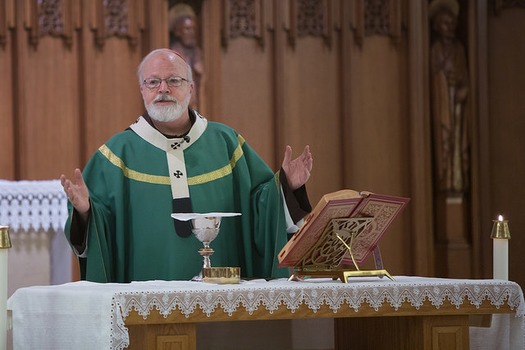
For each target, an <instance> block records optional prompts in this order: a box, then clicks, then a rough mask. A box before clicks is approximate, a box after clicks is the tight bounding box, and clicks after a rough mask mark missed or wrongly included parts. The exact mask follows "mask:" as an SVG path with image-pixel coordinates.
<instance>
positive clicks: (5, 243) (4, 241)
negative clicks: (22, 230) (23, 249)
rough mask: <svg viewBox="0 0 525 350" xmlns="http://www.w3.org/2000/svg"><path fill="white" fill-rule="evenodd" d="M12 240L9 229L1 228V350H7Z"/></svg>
mask: <svg viewBox="0 0 525 350" xmlns="http://www.w3.org/2000/svg"><path fill="white" fill-rule="evenodd" d="M9 248H11V240H10V239H9V227H7V226H0V349H1V350H5V349H6V348H7V258H8V252H9Z"/></svg>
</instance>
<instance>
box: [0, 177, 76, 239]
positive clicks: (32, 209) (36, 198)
mask: <svg viewBox="0 0 525 350" xmlns="http://www.w3.org/2000/svg"><path fill="white" fill-rule="evenodd" d="M67 217H68V212H67V197H66V194H65V193H64V191H63V189H62V185H61V184H60V180H41V181H6V180H0V225H4V226H9V228H10V229H11V230H13V231H18V230H24V231H29V230H30V229H33V230H35V231H39V230H41V229H43V230H45V231H47V230H49V229H53V230H55V231H58V230H62V229H63V228H64V224H65V222H66V220H67Z"/></svg>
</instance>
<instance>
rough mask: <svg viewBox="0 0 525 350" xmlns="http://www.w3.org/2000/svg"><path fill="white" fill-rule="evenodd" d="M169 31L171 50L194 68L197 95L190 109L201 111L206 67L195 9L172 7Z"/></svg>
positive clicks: (179, 4)
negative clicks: (198, 39) (198, 35)
mask: <svg viewBox="0 0 525 350" xmlns="http://www.w3.org/2000/svg"><path fill="white" fill-rule="evenodd" d="M169 29H170V31H171V34H172V38H173V40H172V42H171V43H170V48H171V49H172V50H175V51H177V52H179V53H180V54H181V55H182V56H183V57H184V58H185V59H186V62H188V64H189V65H190V67H191V68H192V71H193V82H194V84H195V93H194V94H193V95H192V98H191V101H190V107H191V108H194V109H199V104H200V103H202V83H203V80H204V65H203V60H202V51H201V48H200V47H199V45H198V43H197V29H198V28H197V16H196V15H195V11H194V10H193V8H192V7H191V6H189V5H187V4H184V3H178V4H176V5H174V6H172V7H171V8H170V12H169Z"/></svg>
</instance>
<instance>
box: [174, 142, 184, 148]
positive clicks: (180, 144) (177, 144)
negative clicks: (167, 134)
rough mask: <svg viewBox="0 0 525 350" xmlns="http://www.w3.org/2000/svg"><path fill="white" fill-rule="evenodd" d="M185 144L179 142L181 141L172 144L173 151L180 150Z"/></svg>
mask: <svg viewBox="0 0 525 350" xmlns="http://www.w3.org/2000/svg"><path fill="white" fill-rule="evenodd" d="M183 143H184V142H179V141H177V142H174V143H172V144H171V148H173V149H177V148H179V147H180V146H182V144H183Z"/></svg>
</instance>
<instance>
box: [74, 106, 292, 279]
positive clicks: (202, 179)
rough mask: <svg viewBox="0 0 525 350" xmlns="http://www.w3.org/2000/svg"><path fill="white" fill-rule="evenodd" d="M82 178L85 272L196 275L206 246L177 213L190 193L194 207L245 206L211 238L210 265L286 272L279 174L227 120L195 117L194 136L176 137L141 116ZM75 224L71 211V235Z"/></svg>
mask: <svg viewBox="0 0 525 350" xmlns="http://www.w3.org/2000/svg"><path fill="white" fill-rule="evenodd" d="M170 175H171V176H170ZM83 176H84V179H85V181H86V184H87V186H88V189H89V192H90V201H91V212H90V214H89V222H88V224H87V242H86V243H87V248H86V250H85V252H84V253H82V254H81V257H80V265H81V277H82V279H86V280H89V281H95V282H119V283H124V282H130V281H143V280H154V279H159V280H189V279H191V278H192V277H194V276H195V275H198V274H199V272H200V269H201V267H202V262H203V259H202V257H201V256H200V255H199V253H198V250H199V249H200V248H202V243H201V242H199V241H198V240H197V239H196V238H195V236H194V235H193V234H191V235H189V236H188V237H181V236H180V235H179V234H177V232H176V229H175V226H174V219H173V218H172V217H171V214H172V212H173V205H172V204H173V203H172V202H173V200H174V199H175V198H178V197H180V198H183V197H189V198H190V200H191V205H192V211H193V212H195V213H207V212H238V213H242V215H241V216H237V217H226V218H223V219H222V222H221V226H220V231H219V235H218V236H217V238H216V239H215V240H214V241H213V242H212V243H211V247H212V248H213V249H214V250H215V253H214V254H213V255H212V256H211V263H212V266H238V267H240V268H241V275H242V277H243V278H244V277H246V278H270V277H286V276H288V270H287V269H279V268H278V267H277V265H278V260H277V254H279V252H280V250H281V249H282V247H283V246H284V244H285V243H286V240H287V234H286V223H285V214H284V207H283V206H284V204H283V198H282V195H281V192H280V185H279V180H278V178H277V176H276V175H275V174H274V173H273V171H272V170H271V169H270V168H269V167H268V165H267V164H266V163H265V162H264V161H263V160H262V159H261V158H260V157H259V156H258V155H257V154H256V153H255V152H254V150H253V149H252V148H250V146H249V145H248V144H247V143H246V142H245V141H244V139H243V138H242V137H241V136H240V135H239V134H238V133H237V132H236V131H235V130H233V129H232V128H230V127H228V126H226V125H224V124H220V123H216V122H208V121H207V120H206V119H204V118H203V117H201V116H199V115H197V117H196V120H195V123H194V125H193V127H192V129H191V130H190V132H189V133H188V135H186V136H185V137H183V138H175V139H173V138H166V137H164V136H163V135H162V134H160V133H159V132H158V131H157V130H156V129H154V128H153V127H152V126H151V125H150V124H149V123H148V122H147V121H145V120H144V118H142V117H140V118H139V119H138V120H137V122H135V124H133V125H132V126H131V127H130V129H127V130H125V131H123V132H121V133H119V134H116V135H115V136H113V137H112V138H111V139H110V140H109V141H108V142H107V143H106V144H104V145H103V146H101V147H100V148H99V150H98V151H97V152H96V153H95V154H94V155H93V157H92V158H91V159H90V160H89V162H88V164H87V165H86V167H85V169H84V171H83ZM70 211H72V208H71V206H70ZM71 222H72V215H70V219H69V220H68V222H67V223H66V230H65V231H66V236H67V238H68V239H69V240H70V241H71V235H70V230H71Z"/></svg>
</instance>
